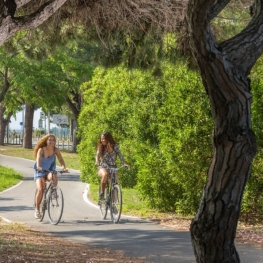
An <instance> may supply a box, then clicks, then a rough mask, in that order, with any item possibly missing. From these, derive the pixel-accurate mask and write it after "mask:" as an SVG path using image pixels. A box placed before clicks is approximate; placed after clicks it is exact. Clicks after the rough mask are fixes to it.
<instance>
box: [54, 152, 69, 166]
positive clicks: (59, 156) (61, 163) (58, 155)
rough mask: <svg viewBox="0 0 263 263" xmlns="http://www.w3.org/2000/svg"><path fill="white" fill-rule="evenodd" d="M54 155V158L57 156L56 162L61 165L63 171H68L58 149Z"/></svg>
mask: <svg viewBox="0 0 263 263" xmlns="http://www.w3.org/2000/svg"><path fill="white" fill-rule="evenodd" d="M55 154H56V156H57V158H58V160H59V162H60V165H61V167H62V169H63V171H68V169H67V168H66V164H65V161H64V159H63V157H62V155H61V152H60V150H59V149H58V148H55Z"/></svg>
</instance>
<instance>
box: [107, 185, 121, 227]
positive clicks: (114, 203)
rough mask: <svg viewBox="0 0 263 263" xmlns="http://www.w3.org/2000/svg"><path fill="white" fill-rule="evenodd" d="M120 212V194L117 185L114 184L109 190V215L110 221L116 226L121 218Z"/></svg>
mask: <svg viewBox="0 0 263 263" xmlns="http://www.w3.org/2000/svg"><path fill="white" fill-rule="evenodd" d="M121 210H122V192H121V188H120V186H119V185H118V184H115V185H114V186H113V188H112V190H111V201H110V213H111V220H112V222H113V223H115V224H117V223H118V222H119V220H120V217H121Z"/></svg>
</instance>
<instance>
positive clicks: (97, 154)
mask: <svg viewBox="0 0 263 263" xmlns="http://www.w3.org/2000/svg"><path fill="white" fill-rule="evenodd" d="M99 159H100V152H99V151H97V153H96V157H95V165H96V166H99V165H100V162H99Z"/></svg>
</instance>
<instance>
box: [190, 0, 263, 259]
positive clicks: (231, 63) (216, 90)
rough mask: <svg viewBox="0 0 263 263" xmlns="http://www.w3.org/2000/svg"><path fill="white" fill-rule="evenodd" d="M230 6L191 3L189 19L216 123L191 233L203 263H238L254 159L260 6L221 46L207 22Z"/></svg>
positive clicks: (262, 44) (200, 0)
mask: <svg viewBox="0 0 263 263" xmlns="http://www.w3.org/2000/svg"><path fill="white" fill-rule="evenodd" d="M219 2H220V3H219ZM227 2H229V1H218V2H217V3H216V4H215V1H213V0H190V1H189V8H188V13H187V21H188V29H189V36H190V42H191V47H192V50H193V54H194V56H195V58H196V61H197V63H198V66H199V68H200V72H201V76H202V79H203V84H204V86H205V89H206V91H207V94H208V97H209V99H210V103H211V110H212V113H213V119H214V131H213V145H214V155H213V159H212V163H211V166H210V168H209V171H208V177H207V182H206V185H205V188H204V191H203V196H202V200H201V204H200V207H199V211H198V213H197V214H196V216H195V218H194V219H193V221H192V223H191V228H190V230H191V238H192V244H193V247H194V252H195V256H196V259H197V262H202V263H204V262H207V263H214V262H218V263H219V262H220V263H224V262H225V263H226V262H229V263H234V262H240V259H239V255H238V253H237V251H236V248H235V244H234V239H235V234H236V228H237V223H238V218H239V214H240V209H241V203H242V197H243V193H244V189H245V185H246V182H247V180H248V178H249V175H250V171H251V166H252V161H253V158H254V155H255V153H256V139H255V135H254V133H253V131H252V127H251V101H252V100H251V94H250V80H249V79H248V77H247V76H248V74H249V72H250V70H251V68H252V66H253V65H254V63H255V62H256V60H257V58H258V57H259V56H260V55H261V54H262V49H263V37H262V33H263V32H261V31H262V13H263V12H262V11H261V9H262V7H261V2H262V1H257V8H258V10H259V12H256V13H255V16H254V17H253V18H252V20H251V23H250V24H249V25H248V26H247V27H246V28H245V29H244V30H243V31H242V32H241V33H240V34H239V35H237V36H235V37H233V38H231V39H229V40H227V41H225V42H223V43H220V44H218V43H216V41H215V39H214V36H213V34H212V32H211V30H210V25H209V22H210V21H211V20H212V18H213V17H215V16H216V15H217V14H218V13H219V12H220V11H221V10H222V9H223V8H224V7H225V5H226V4H227ZM201 6H202V8H200V7H201ZM260 26H261V28H260ZM252 28H253V30H252ZM254 39H257V42H255V41H254Z"/></svg>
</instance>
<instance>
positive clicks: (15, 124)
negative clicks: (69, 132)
mask: <svg viewBox="0 0 263 263" xmlns="http://www.w3.org/2000/svg"><path fill="white" fill-rule="evenodd" d="M40 112H41V110H40V109H38V110H36V111H35V113H34V122H33V127H34V128H35V129H38V120H39V119H40ZM22 119H23V118H22V111H20V112H18V113H17V114H16V119H15V118H14V117H11V122H10V124H9V130H22V127H21V125H20V122H22ZM43 126H44V125H43ZM52 126H56V125H54V124H51V125H50V128H52Z"/></svg>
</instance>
